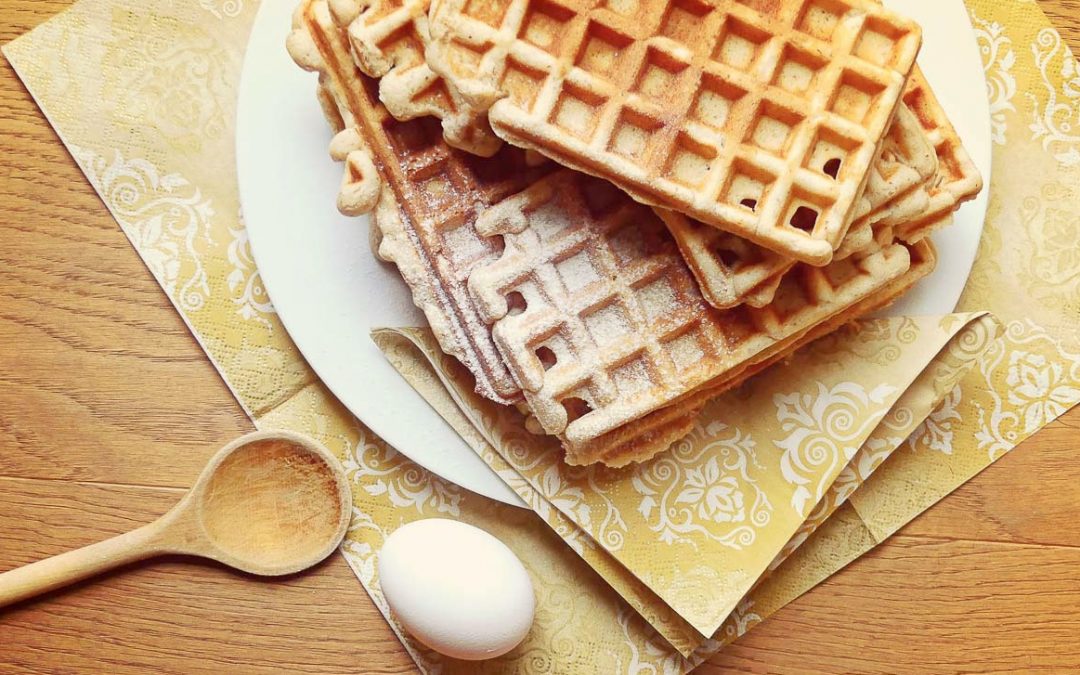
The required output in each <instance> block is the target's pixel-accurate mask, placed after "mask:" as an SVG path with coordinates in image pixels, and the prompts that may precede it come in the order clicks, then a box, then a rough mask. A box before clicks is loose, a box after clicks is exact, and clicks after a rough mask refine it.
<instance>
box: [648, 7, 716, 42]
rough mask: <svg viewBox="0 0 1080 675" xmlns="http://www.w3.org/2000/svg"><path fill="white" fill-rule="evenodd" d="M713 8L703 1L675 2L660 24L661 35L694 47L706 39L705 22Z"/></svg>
mask: <svg viewBox="0 0 1080 675" xmlns="http://www.w3.org/2000/svg"><path fill="white" fill-rule="evenodd" d="M712 11H713V10H712V7H710V6H709V5H708V4H707V3H705V2H702V1H701V0H673V2H671V4H670V5H669V6H668V9H667V12H666V13H665V14H664V18H663V20H662V21H661V22H660V30H659V34H660V35H663V36H665V37H669V38H671V39H672V40H675V41H676V42H678V43H680V44H684V45H687V46H693V45H696V44H698V43H699V41H700V40H702V39H705V38H706V37H708V36H706V35H705V34H704V30H705V20H706V17H707V16H708V15H709V13H710V12H712Z"/></svg>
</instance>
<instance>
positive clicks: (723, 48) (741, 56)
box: [712, 17, 770, 71]
mask: <svg viewBox="0 0 1080 675" xmlns="http://www.w3.org/2000/svg"><path fill="white" fill-rule="evenodd" d="M769 37H770V36H769V34H768V33H767V32H765V31H764V30H761V29H760V28H757V27H755V26H752V25H751V24H749V23H746V22H744V21H741V20H739V19H736V18H735V17H728V20H727V23H726V24H725V25H724V29H723V31H722V32H721V35H720V39H719V41H718V42H717V44H716V48H715V49H714V50H713V56H712V57H713V59H714V60H716V61H719V62H720V63H723V64H725V65H728V66H731V67H732V68H736V69H738V70H742V71H750V70H753V68H754V66H755V65H757V61H758V58H759V57H760V56H761V51H762V46H763V45H764V44H765V43H766V42H768V40H769Z"/></svg>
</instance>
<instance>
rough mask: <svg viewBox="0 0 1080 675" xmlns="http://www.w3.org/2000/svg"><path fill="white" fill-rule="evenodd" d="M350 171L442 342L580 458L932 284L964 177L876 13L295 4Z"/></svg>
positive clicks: (689, 413) (911, 32)
mask: <svg viewBox="0 0 1080 675" xmlns="http://www.w3.org/2000/svg"><path fill="white" fill-rule="evenodd" d="M293 28H294V30H293V32H292V34H291V35H290V37H289V43H288V46H289V50H290V53H291V54H292V56H293V58H294V59H295V60H296V62H297V63H298V64H300V65H301V66H302V67H304V68H306V69H310V70H313V71H317V72H318V73H319V89H318V95H319V99H320V101H321V103H322V105H323V108H324V110H325V112H326V116H327V118H328V119H329V120H330V123H331V124H332V125H333V126H334V128H335V130H336V131H338V134H337V135H336V137H335V138H334V140H333V143H332V145H331V154H332V156H333V157H334V158H335V159H338V160H340V161H342V162H344V164H345V171H344V179H343V182H342V185H341V191H340V195H339V200H338V207H339V208H340V209H341V210H342V211H343V212H344V213H346V214H350V215H361V214H370V215H371V221H372V223H373V225H372V227H373V232H374V234H375V237H376V241H377V251H376V253H377V255H378V256H379V257H381V258H382V259H384V260H386V261H389V262H393V263H394V264H396V265H397V267H398V269H399V270H400V272H401V275H402V277H403V278H404V280H405V282H406V283H407V284H408V285H409V287H410V289H411V290H412V294H413V298H414V300H415V302H416V304H417V305H418V306H419V307H420V308H422V309H423V311H424V313H425V315H426V316H427V319H428V320H429V322H430V324H431V327H432V329H433V330H434V332H435V335H436V337H437V338H438V340H439V343H440V345H441V346H442V348H443V349H444V350H445V351H446V352H447V353H448V354H451V355H453V356H454V357H456V358H458V359H459V360H460V361H461V362H462V363H463V364H464V365H465V366H466V367H467V368H468V370H469V371H470V372H471V373H472V374H473V376H474V377H475V379H476V390H477V391H478V392H479V393H480V394H482V395H484V396H486V397H488V398H490V399H492V400H494V401H497V402H499V403H502V404H506V405H515V406H518V407H519V408H520V409H521V410H522V411H523V412H524V414H525V415H526V416H527V420H528V425H529V428H530V429H531V430H533V431H535V432H536V433H543V434H548V435H552V436H555V437H557V438H558V439H559V440H560V441H561V443H562V446H563V447H564V449H565V452H566V460H567V461H568V462H569V463H571V464H592V463H596V462H602V463H605V464H608V465H610V466H622V465H625V464H627V463H630V462H634V461H642V460H645V459H648V458H650V457H652V456H653V455H655V454H657V453H659V452H662V451H664V450H665V449H666V448H667V447H668V446H669V445H670V444H671V443H673V442H675V441H676V440H678V439H679V438H681V437H682V436H683V435H685V434H686V433H688V432H689V430H690V427H691V425H692V423H693V420H694V417H695V416H696V415H697V413H698V412H699V411H700V410H701V408H702V406H703V405H704V404H705V403H706V402H707V401H708V400H709V399H710V398H712V397H715V396H716V395H718V394H719V393H720V392H722V391H724V390H726V389H729V388H731V387H734V386H736V385H737V384H739V383H740V382H742V381H743V380H745V379H746V378H747V377H749V376H751V375H752V374H754V373H755V372H758V371H760V370H761V369H763V368H765V367H767V366H768V365H769V364H771V363H774V362H775V361H777V360H779V359H783V358H785V357H787V356H788V355H790V354H791V353H792V351H793V350H795V349H798V348H799V347H800V346H801V345H803V344H805V343H807V342H808V341H810V340H813V339H815V338H816V337H818V336H821V335H823V334H825V333H828V332H830V331H833V330H836V329H837V328H838V327H840V326H842V325H843V324H845V323H847V322H849V321H851V320H853V319H855V318H857V317H860V316H862V315H865V314H866V313H867V312H871V311H873V310H875V309H878V308H881V307H883V306H885V305H887V304H889V303H890V302H892V301H893V300H895V299H896V298H897V297H899V296H900V295H902V294H903V293H905V292H906V291H907V290H908V289H910V288H911V287H912V286H913V285H914V284H915V283H916V282H917V281H918V280H919V279H921V278H922V277H925V276H926V275H927V274H929V273H930V272H931V271H932V270H933V267H934V264H935V253H934V248H933V246H932V244H931V243H930V241H929V240H928V239H927V235H929V234H930V233H931V232H933V231H935V230H936V229H938V228H940V227H943V226H945V225H947V224H948V223H949V222H950V220H951V218H952V214H953V212H954V211H955V210H956V209H957V208H958V207H959V206H960V204H961V203H963V202H964V201H966V200H969V199H971V198H973V197H974V196H975V195H976V194H977V193H978V191H979V190H980V189H981V187H982V180H981V178H980V176H979V174H978V172H977V170H976V169H975V167H974V165H973V163H972V162H971V159H970V157H969V156H968V154H967V152H966V151H965V150H964V148H963V146H962V145H961V143H960V140H959V138H958V137H957V134H956V131H955V129H954V128H953V127H952V125H951V124H950V123H949V120H948V119H947V117H946V116H945V113H944V111H943V110H942V108H941V106H940V105H939V103H938V102H937V100H936V99H935V97H934V93H933V92H932V91H931V89H930V87H929V85H928V84H927V82H926V80H925V78H924V77H923V75H922V73H921V72H920V71H919V69H918V67H917V66H916V65H915V57H916V54H917V53H918V50H919V46H920V40H921V37H920V30H919V27H918V26H917V25H916V24H914V23H913V22H911V21H909V20H907V19H905V18H903V17H901V16H898V15H897V14H895V13H893V12H891V11H888V10H886V9H884V8H883V7H881V6H880V4H878V3H877V2H876V1H875V0H791V1H790V2H777V0H371V1H370V2H364V3H363V4H362V3H361V2H360V0H305V1H304V2H303V4H302V5H301V6H300V7H299V8H298V10H297V12H296V15H295V24H294V27H293Z"/></svg>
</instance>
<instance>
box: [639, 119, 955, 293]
mask: <svg viewBox="0 0 1080 675" xmlns="http://www.w3.org/2000/svg"><path fill="white" fill-rule="evenodd" d="M936 170H937V159H936V157H935V155H934V148H933V147H932V146H931V145H930V141H929V139H928V138H927V137H926V134H925V133H924V131H923V127H922V126H921V125H920V124H919V120H918V119H917V118H916V117H915V115H914V114H913V113H912V112H911V111H910V110H909V109H908V108H907V107H906V106H901V107H900V108H899V109H898V110H897V114H896V118H895V119H894V120H893V123H892V125H891V126H890V127H889V130H888V132H887V133H886V135H885V139H884V140H883V142H882V148H881V155H880V156H879V157H878V159H877V161H876V162H875V163H874V165H873V167H872V168H871V172H870V179H869V181H868V183H867V186H866V191H865V192H864V194H863V200H862V206H861V207H860V214H861V217H860V218H859V219H858V220H857V221H856V222H855V224H854V225H852V226H851V228H849V229H848V232H847V235H846V236H845V237H844V240H843V241H842V242H841V244H840V248H839V249H837V251H836V254H835V255H834V259H843V258H846V257H847V256H849V255H851V254H853V253H855V252H857V251H860V250H862V249H864V248H865V247H866V246H868V245H870V243H871V241H872V239H873V237H874V235H873V226H874V225H875V224H876V223H877V222H878V221H879V220H881V219H888V218H895V217H897V216H900V217H904V216H906V217H909V218H910V217H915V216H918V215H919V214H920V213H922V211H923V210H924V209H926V208H927V206H928V200H927V199H926V198H925V192H924V191H923V190H919V189H918V188H919V186H921V185H924V184H925V183H926V182H927V181H928V180H930V178H931V177H932V176H933V175H934V173H935V171H936ZM912 192H914V193H916V194H915V197H916V198H915V199H910V198H909V199H901V198H900V197H901V196H902V195H904V194H907V193H912ZM920 196H921V197H922V199H921V200H920V199H919V197H920ZM660 215H661V217H662V218H663V220H664V222H665V223H666V224H667V226H668V229H669V230H671V233H672V235H673V236H674V237H675V240H676V241H677V242H678V244H679V249H680V250H681V251H682V254H683V257H684V258H685V259H686V263H687V265H688V266H689V267H690V269H691V270H692V271H693V272H694V277H695V278H696V279H697V280H698V284H699V285H700V286H701V290H702V294H703V295H704V296H705V298H706V299H707V300H708V301H709V304H711V305H713V306H714V307H717V308H719V309H725V308H728V307H734V306H736V305H738V304H741V303H744V302H745V303H747V304H749V305H751V306H752V307H762V306H764V305H766V304H768V303H769V302H770V301H771V300H772V294H771V292H770V289H772V290H775V288H776V285H777V283H778V281H779V280H778V279H777V278H776V277H777V276H778V275H782V274H784V273H785V272H786V271H787V270H789V269H791V267H792V265H793V264H794V262H793V261H790V260H788V259H786V258H784V257H783V256H780V255H778V254H775V253H773V252H771V251H769V250H768V249H765V248H763V247H760V246H757V245H755V244H753V243H752V242H750V241H747V240H745V239H742V238H741V237H737V236H735V235H732V234H729V233H727V232H724V231H722V230H718V229H716V228H714V227H709V226H707V225H705V224H703V223H701V222H699V221H695V220H693V219H691V218H688V217H686V216H685V215H683V214H680V213H675V212H670V211H662V212H661V214H660ZM770 280H771V281H772V283H768V282H769V281H770Z"/></svg>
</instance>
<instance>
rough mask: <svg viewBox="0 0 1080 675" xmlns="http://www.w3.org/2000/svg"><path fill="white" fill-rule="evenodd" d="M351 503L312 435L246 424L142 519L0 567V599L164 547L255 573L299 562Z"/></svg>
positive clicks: (322, 554) (324, 552) (314, 557)
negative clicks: (169, 502) (177, 493)
mask: <svg viewBox="0 0 1080 675" xmlns="http://www.w3.org/2000/svg"><path fill="white" fill-rule="evenodd" d="M351 504H352V501H351V497H350V495H349V486H348V482H347V480H346V478H345V471H344V469H342V467H341V464H340V463H338V461H337V459H336V458H335V457H334V456H333V455H331V454H330V452H329V451H327V450H326V449H325V448H323V447H322V446H321V445H319V444H318V443H316V442H315V441H312V440H310V439H308V438H304V437H303V436H299V435H296V434H289V433H282V432H257V433H253V434H248V435H247V436H244V437H242V438H239V439H237V440H235V441H233V442H232V443H229V444H228V445H226V446H225V447H224V448H222V449H221V450H220V451H218V453H217V454H216V455H214V457H213V459H211V460H210V463H209V464H207V466H206V468H205V469H203V472H202V475H201V476H199V480H198V482H197V483H196V484H195V487H193V488H192V489H191V490H190V491H189V492H188V493H187V494H186V495H184V498H183V499H181V500H180V503H179V504H177V505H176V506H175V507H173V509H172V510H171V511H169V512H168V513H166V514H165V515H164V516H162V517H161V518H159V519H157V520H156V521H154V522H152V523H150V524H149V525H144V526H143V527H140V528H139V529H137V530H134V531H132V532H128V533H127V534H122V535H119V536H117V537H113V538H112V539H107V540H105V541H102V542H99V543H97V544H91V545H90V546H87V547H85V548H80V549H77V550H75V551H69V552H67V553H63V554H61V555H58V556H55V557H53V558H47V559H45V560H41V561H39V562H36V563H32V564H30V565H27V566H25V567H21V568H19V569H16V570H12V571H10V572H6V573H4V574H0V607H4V606H6V605H9V604H12V603H15V602H19V601H20V600H25V599H26V598H30V597H33V596H35V595H37V594H39V593H45V592H48V591H51V590H54V589H57V588H61V587H63V586H66V585H68V584H71V583H74V582H76V581H80V580H82V579H86V578H87V577H90V576H93V575H95V574H99V573H101V572H104V571H106V570H110V569H113V568H115V567H119V566H120V565H125V564H127V563H131V562H135V561H137V560H143V559H146V558H150V557H153V556H156V555H162V554H167V553H180V554H187V555H196V556H202V557H204V558H211V559H213V560H217V561H219V562H222V563H225V564H226V565H229V566H230V567H235V568H236V569H239V570H243V571H245V572H250V573H251V574H258V575H263V576H279V575H282V574H292V573H293V572H299V571H300V570H304V569H307V568H309V567H311V566H313V565H315V564H316V563H318V562H321V561H322V560H323V559H325V558H326V557H327V556H328V555H330V553H332V552H333V551H334V549H336V548H337V547H338V545H339V544H340V543H341V540H342V539H343V538H344V537H345V530H346V529H347V528H348V526H349V517H350V515H351Z"/></svg>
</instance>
